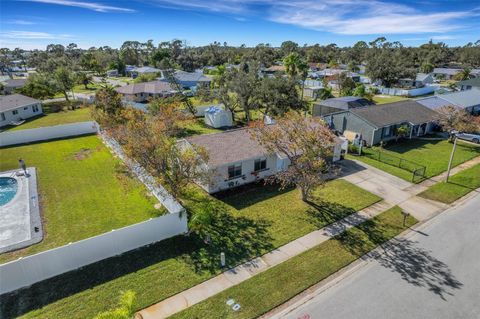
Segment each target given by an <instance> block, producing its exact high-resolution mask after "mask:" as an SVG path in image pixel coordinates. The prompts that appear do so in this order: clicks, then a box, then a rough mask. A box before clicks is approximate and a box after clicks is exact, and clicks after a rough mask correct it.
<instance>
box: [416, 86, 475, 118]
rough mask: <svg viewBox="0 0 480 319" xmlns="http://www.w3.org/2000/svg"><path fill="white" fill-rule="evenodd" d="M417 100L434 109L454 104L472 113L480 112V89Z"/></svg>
mask: <svg viewBox="0 0 480 319" xmlns="http://www.w3.org/2000/svg"><path fill="white" fill-rule="evenodd" d="M417 102H418V103H420V104H422V105H424V106H426V107H428V108H429V109H431V110H434V111H436V110H438V109H440V108H442V107H445V106H448V105H452V106H456V107H460V108H463V109H465V110H466V111H467V112H469V113H470V114H474V115H478V114H480V89H471V90H465V91H459V92H452V93H446V94H439V95H435V96H429V97H425V98H422V99H418V100H417Z"/></svg>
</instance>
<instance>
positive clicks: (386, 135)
mask: <svg viewBox="0 0 480 319" xmlns="http://www.w3.org/2000/svg"><path fill="white" fill-rule="evenodd" d="M436 115H437V113H436V112H434V111H432V110H430V109H429V108H428V107H425V106H423V105H421V104H420V103H417V102H415V101H413V100H405V101H399V102H395V103H388V104H380V105H372V106H368V107H358V108H351V109H350V110H348V111H344V112H339V113H333V114H330V115H327V116H324V119H325V121H326V122H327V123H328V124H329V125H330V127H331V128H332V129H334V130H337V131H339V132H340V133H342V134H344V135H345V136H355V135H359V136H361V139H362V140H363V141H364V143H365V144H366V145H368V146H371V145H375V144H379V143H380V142H382V141H389V140H392V139H395V138H396V136H395V133H396V130H397V128H399V127H400V126H403V125H407V126H408V127H409V128H410V133H409V134H408V136H407V138H413V137H417V136H422V135H425V134H427V133H429V132H431V131H432V129H433V128H434V126H435V124H434V121H435V118H436Z"/></svg>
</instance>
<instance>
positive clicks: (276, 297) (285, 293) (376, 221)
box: [171, 206, 417, 319]
mask: <svg viewBox="0 0 480 319" xmlns="http://www.w3.org/2000/svg"><path fill="white" fill-rule="evenodd" d="M416 222H417V221H416V220H415V219H414V218H413V217H411V216H409V217H408V218H407V220H406V226H403V215H402V214H401V209H400V208H399V207H397V206H396V207H393V208H391V209H389V210H388V211H386V212H384V213H382V214H380V215H378V216H377V217H375V218H373V219H371V220H368V221H366V222H364V223H362V224H361V225H359V226H357V227H354V228H351V229H349V230H347V231H345V232H344V233H342V234H340V235H338V236H336V237H335V238H333V239H330V240H328V241H326V242H324V243H322V244H320V245H318V246H317V247H315V248H312V249H310V250H308V251H306V252H305V253H303V254H301V255H298V256H296V257H293V258H291V259H289V260H287V261H286V262H284V263H282V264H280V265H278V266H276V267H273V268H272V269H270V270H267V271H265V272H263V273H261V274H259V275H256V276H255V277H253V278H251V279H249V280H247V281H244V282H243V283H241V284H239V285H236V286H234V287H232V288H229V289H227V290H225V291H224V292H222V293H220V294H218V295H215V296H213V297H211V298H209V299H207V300H205V301H203V302H201V303H199V304H196V305H194V306H192V307H190V308H188V309H186V310H184V311H182V312H179V313H178V314H176V315H173V316H172V317H171V318H175V319H180V318H189V319H191V318H255V317H258V316H260V315H262V314H264V313H266V312H268V311H269V310H271V309H273V308H275V307H276V306H278V305H280V304H282V303H284V302H285V301H287V300H289V299H290V298H292V297H294V296H295V295H297V294H298V293H300V292H302V291H303V290H305V289H307V288H309V287H311V286H312V285H314V284H316V283H317V282H319V281H321V280H323V279H325V278H326V277H328V276H330V275H331V274H333V273H335V272H336V271H338V270H340V269H341V268H343V267H345V266H347V265H348V264H350V263H352V262H353V261H355V260H356V259H358V258H359V257H361V256H362V255H364V254H365V253H367V252H369V251H371V250H372V249H374V248H375V247H377V246H378V245H381V244H382V243H384V242H386V241H387V240H389V239H391V238H393V237H395V236H396V235H398V234H399V233H401V232H402V231H403V230H405V229H406V228H407V227H410V226H412V225H414V224H415V223H416ZM230 298H233V299H234V300H235V301H236V302H237V303H239V304H240V306H241V309H240V310H239V311H237V312H235V311H233V310H232V308H231V307H230V306H228V305H227V304H226V301H227V300H228V299H230Z"/></svg>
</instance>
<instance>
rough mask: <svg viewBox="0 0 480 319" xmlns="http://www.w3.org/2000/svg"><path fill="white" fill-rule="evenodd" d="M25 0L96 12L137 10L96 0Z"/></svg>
mask: <svg viewBox="0 0 480 319" xmlns="http://www.w3.org/2000/svg"><path fill="white" fill-rule="evenodd" d="M24 1H30V2H39V3H47V4H57V5H61V6H67V7H77V8H83V9H89V10H93V11H96V12H135V10H133V9H128V8H122V7H114V6H109V5H104V4H101V3H96V2H84V1H70V0H24Z"/></svg>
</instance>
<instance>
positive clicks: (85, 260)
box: [0, 213, 188, 294]
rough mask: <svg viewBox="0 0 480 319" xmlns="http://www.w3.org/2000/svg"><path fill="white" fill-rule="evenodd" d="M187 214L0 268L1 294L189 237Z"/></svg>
mask: <svg viewBox="0 0 480 319" xmlns="http://www.w3.org/2000/svg"><path fill="white" fill-rule="evenodd" d="M187 231H188V229H187V214H186V213H174V214H167V215H164V216H160V217H157V218H153V219H150V220H147V221H145V222H141V223H138V224H134V225H131V226H127V227H124V228H120V229H117V230H113V231H111V232H108V233H104V234H101V235H98V236H95V237H90V238H88V239H84V240H81V241H77V242H74V243H72V244H67V245H65V246H61V247H58V248H53V249H50V250H47V251H43V252H41V253H38V254H35V255H31V256H27V257H23V258H19V259H17V260H14V261H11V262H8V263H5V264H2V265H0V282H1V285H0V294H3V293H7V292H10V291H14V290H17V289H19V288H22V287H28V286H30V285H32V284H34V283H36V282H39V281H42V280H45V279H48V278H52V277H54V276H57V275H60V274H62V273H65V272H67V271H71V270H75V269H77V268H80V267H83V266H86V265H88V264H91V263H94V262H97V261H100V260H102V259H105V258H109V257H113V256H117V255H120V254H122V253H124V252H127V251H129V250H132V249H136V248H139V247H142V246H145V245H148V244H151V243H155V242H158V241H161V240H164V239H167V238H170V237H173V236H176V235H179V234H183V233H186V232H187Z"/></svg>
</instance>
